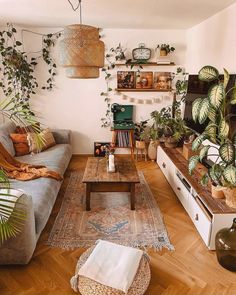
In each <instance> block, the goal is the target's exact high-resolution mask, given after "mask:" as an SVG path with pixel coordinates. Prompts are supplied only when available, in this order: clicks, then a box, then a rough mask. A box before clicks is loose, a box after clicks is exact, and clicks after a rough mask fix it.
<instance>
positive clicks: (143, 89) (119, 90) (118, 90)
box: [115, 88, 172, 92]
mask: <svg viewBox="0 0 236 295" xmlns="http://www.w3.org/2000/svg"><path fill="white" fill-rule="evenodd" d="M115 90H116V91H117V92H171V91H172V89H169V90H164V89H163V90H159V89H155V88H138V89H137V88H115Z"/></svg>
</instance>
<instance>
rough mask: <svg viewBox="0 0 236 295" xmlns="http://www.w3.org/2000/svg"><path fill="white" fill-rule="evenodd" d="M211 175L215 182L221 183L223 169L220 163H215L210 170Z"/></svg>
mask: <svg viewBox="0 0 236 295" xmlns="http://www.w3.org/2000/svg"><path fill="white" fill-rule="evenodd" d="M208 171H209V176H210V178H211V180H212V181H213V183H214V184H216V185H221V176H222V170H221V166H220V165H219V164H214V165H213V166H212V167H211V168H210V169H209V170H208Z"/></svg>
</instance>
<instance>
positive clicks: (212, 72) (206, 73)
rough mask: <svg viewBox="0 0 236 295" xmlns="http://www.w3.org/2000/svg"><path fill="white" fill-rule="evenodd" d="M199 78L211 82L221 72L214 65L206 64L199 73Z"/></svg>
mask: <svg viewBox="0 0 236 295" xmlns="http://www.w3.org/2000/svg"><path fill="white" fill-rule="evenodd" d="M198 78H199V80H201V81H205V82H211V81H214V80H216V79H218V78H219V72H218V70H217V69H216V68H214V67H212V66H204V67H203V68H202V69H201V70H200V71H199V73H198Z"/></svg>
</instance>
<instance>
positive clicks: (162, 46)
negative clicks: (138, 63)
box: [157, 44, 175, 54]
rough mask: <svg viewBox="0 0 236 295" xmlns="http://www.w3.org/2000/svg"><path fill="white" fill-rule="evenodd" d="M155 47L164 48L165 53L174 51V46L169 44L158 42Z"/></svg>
mask: <svg viewBox="0 0 236 295" xmlns="http://www.w3.org/2000/svg"><path fill="white" fill-rule="evenodd" d="M157 48H160V49H161V50H165V51H166V53H167V54H168V53H171V52H173V51H175V48H174V47H173V46H171V45H170V44H158V45H157Z"/></svg>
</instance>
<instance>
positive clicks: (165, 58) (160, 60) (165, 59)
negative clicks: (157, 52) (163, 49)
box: [157, 55, 171, 65]
mask: <svg viewBox="0 0 236 295" xmlns="http://www.w3.org/2000/svg"><path fill="white" fill-rule="evenodd" d="M157 64H165V65H170V64H171V60H170V58H169V56H168V55H167V56H159V57H158V58H157Z"/></svg>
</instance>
